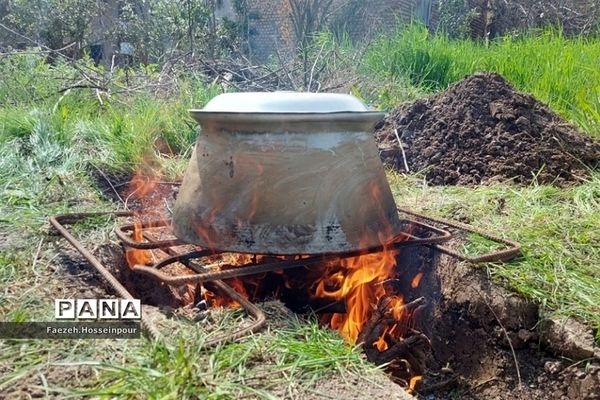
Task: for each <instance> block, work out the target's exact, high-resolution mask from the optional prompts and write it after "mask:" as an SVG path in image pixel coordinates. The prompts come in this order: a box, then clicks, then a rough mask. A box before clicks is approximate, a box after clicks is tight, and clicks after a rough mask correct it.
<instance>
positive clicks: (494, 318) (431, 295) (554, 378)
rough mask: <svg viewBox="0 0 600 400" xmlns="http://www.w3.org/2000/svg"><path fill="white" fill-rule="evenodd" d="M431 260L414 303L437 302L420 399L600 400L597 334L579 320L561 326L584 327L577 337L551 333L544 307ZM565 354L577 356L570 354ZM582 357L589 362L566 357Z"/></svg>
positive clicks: (445, 261) (428, 325)
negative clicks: (422, 298)
mask: <svg viewBox="0 0 600 400" xmlns="http://www.w3.org/2000/svg"><path fill="white" fill-rule="evenodd" d="M413 251H416V250H413ZM421 251H423V250H421ZM406 256H407V255H406V254H405V257H406ZM429 257H430V259H431V260H432V262H431V263H430V264H429V267H430V270H429V274H428V275H427V276H426V277H425V278H423V281H422V283H421V285H420V286H419V288H417V289H416V291H415V292H413V293H410V294H409V297H408V298H407V299H408V300H410V299H411V298H412V297H414V296H425V297H426V298H427V301H428V302H429V303H430V307H429V309H428V310H427V311H426V312H425V313H424V314H423V315H422V316H421V319H420V320H419V326H420V330H421V331H422V332H424V333H425V334H426V335H427V337H429V339H430V340H431V350H430V353H429V355H428V358H427V360H426V364H427V373H426V374H425V377H424V380H423V382H422V384H421V385H420V386H418V387H417V392H418V393H419V396H420V397H421V398H425V399H428V400H433V399H448V398H451V397H452V396H455V397H456V398H461V399H507V400H508V399H573V400H574V399H598V398H600V362H599V361H600V359H597V358H596V359H594V357H595V356H594V355H593V354H590V353H589V349H590V348H595V344H594V341H593V336H592V335H591V334H590V333H591V329H589V328H587V327H585V325H583V324H580V323H579V322H577V321H575V320H572V321H567V322H565V323H564V324H563V325H562V326H563V327H564V326H566V327H569V328H568V329H569V330H570V331H572V330H577V329H579V330H580V335H579V336H578V337H577V338H570V339H566V338H565V337H564V335H563V336H561V335H553V334H549V333H548V331H547V327H548V326H549V324H545V323H543V324H542V323H540V316H539V311H538V305H537V304H535V303H533V302H531V301H529V300H527V299H525V298H523V297H521V296H518V295H517V294H515V293H512V292H510V291H509V290H507V289H505V288H503V287H501V286H498V285H495V284H493V283H492V282H491V281H490V279H489V277H488V276H487V275H486V273H485V270H483V269H478V268H475V267H473V266H470V265H468V264H466V263H459V262H457V261H456V260H454V259H451V258H449V257H447V256H441V255H439V254H435V253H431V254H430V255H429ZM424 265H427V264H424ZM407 273H408V274H410V273H412V272H411V271H407ZM550 325H552V324H550ZM565 348H568V349H575V350H573V351H571V352H569V353H568V354H566V353H565ZM595 349H596V354H598V353H597V348H595ZM586 351H588V352H586ZM577 355H580V356H587V357H586V358H584V359H581V358H573V357H571V358H569V357H567V356H577Z"/></svg>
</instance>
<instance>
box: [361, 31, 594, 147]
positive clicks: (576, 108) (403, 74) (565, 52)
mask: <svg viewBox="0 0 600 400" xmlns="http://www.w3.org/2000/svg"><path fill="white" fill-rule="evenodd" d="M599 58H600V40H599V39H597V38H585V37H577V38H566V37H565V36H563V35H562V33H561V32H560V30H557V29H547V30H545V31H536V32H530V33H528V34H522V35H519V36H516V37H505V38H501V39H497V40H494V41H492V42H490V43H489V44H485V43H483V42H475V41H472V40H466V39H465V40H459V39H450V38H448V37H447V36H444V35H431V34H429V32H428V31H427V29H426V28H424V27H422V26H419V25H413V26H409V27H408V28H399V29H398V30H397V31H396V33H395V35H392V36H386V37H382V38H381V39H379V40H378V41H376V42H375V43H373V44H372V45H371V46H370V47H369V49H368V51H367V52H366V54H365V58H364V60H363V63H362V65H361V67H360V68H361V70H362V71H363V73H364V74H367V75H369V76H377V77H379V78H380V79H381V80H382V81H385V80H400V81H408V82H410V84H412V85H413V86H416V87H418V88H422V89H423V90H425V91H437V90H443V89H444V88H446V87H447V86H448V85H449V84H451V83H453V82H456V81H458V80H460V79H462V78H464V77H465V76H466V75H469V74H472V73H474V72H477V71H491V72H498V73H500V74H501V75H503V76H504V77H505V78H507V79H508V80H509V81H511V82H512V83H513V84H514V85H515V86H516V87H517V88H518V89H520V90H522V91H525V92H528V93H532V94H533V95H534V96H536V97H537V98H538V99H539V100H541V101H543V102H545V103H547V104H549V105H550V106H551V108H553V109H554V110H555V111H557V112H558V113H560V114H562V115H563V117H565V118H566V119H568V120H570V121H572V122H573V123H575V124H576V125H578V126H579V127H580V128H582V129H583V130H585V131H586V132H588V133H589V134H591V135H592V136H595V137H600V69H598V59H599ZM385 100H386V101H385V102H383V104H382V106H383V107H385V108H389V107H393V106H394V105H395V104H394V103H395V102H397V101H398V100H402V99H395V98H394V97H392V98H390V99H387V98H386V99H385ZM390 103H391V104H390Z"/></svg>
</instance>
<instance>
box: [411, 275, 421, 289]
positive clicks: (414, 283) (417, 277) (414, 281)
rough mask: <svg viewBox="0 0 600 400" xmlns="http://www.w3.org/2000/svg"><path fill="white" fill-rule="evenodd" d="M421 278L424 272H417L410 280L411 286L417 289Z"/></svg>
mask: <svg viewBox="0 0 600 400" xmlns="http://www.w3.org/2000/svg"><path fill="white" fill-rule="evenodd" d="M421 279H423V272H417V274H416V275H415V276H414V278H413V279H412V281H411V282H410V287H411V288H413V289H416V288H418V287H419V285H420V284H421Z"/></svg>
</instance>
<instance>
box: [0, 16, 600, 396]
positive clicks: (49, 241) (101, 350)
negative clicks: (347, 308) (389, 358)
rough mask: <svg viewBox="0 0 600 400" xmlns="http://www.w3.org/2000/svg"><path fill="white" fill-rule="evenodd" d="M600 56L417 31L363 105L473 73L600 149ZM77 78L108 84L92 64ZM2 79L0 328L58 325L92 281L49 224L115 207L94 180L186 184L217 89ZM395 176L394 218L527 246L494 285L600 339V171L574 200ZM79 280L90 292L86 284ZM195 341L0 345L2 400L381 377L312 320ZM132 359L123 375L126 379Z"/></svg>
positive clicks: (556, 45)
mask: <svg viewBox="0 0 600 400" xmlns="http://www.w3.org/2000/svg"><path fill="white" fill-rule="evenodd" d="M599 57H600V41H598V40H591V39H583V38H575V39H566V38H564V37H562V36H561V35H560V34H559V33H557V32H543V33H541V34H531V35H530V36H527V37H525V38H519V39H513V38H507V39H505V40H499V41H498V42H494V43H491V44H490V45H489V46H485V45H483V44H478V43H473V42H470V41H455V40H449V39H447V38H445V37H443V36H436V37H433V38H429V37H426V35H425V33H424V31H423V30H421V28H418V27H411V28H410V29H408V30H401V31H398V32H397V33H396V35H395V36H393V37H391V38H384V39H381V40H380V41H378V42H376V43H374V44H373V45H372V46H371V47H370V48H369V49H368V51H367V53H366V54H365V58H364V59H363V61H362V63H361V64H360V65H358V66H357V71H356V73H357V74H358V76H361V74H364V75H368V78H369V79H370V80H375V81H377V82H381V88H382V89H381V91H379V92H378V93H375V96H374V97H373V98H371V97H367V99H368V100H371V101H372V102H373V103H377V105H378V106H380V107H383V108H389V107H392V106H393V105H395V104H397V102H399V101H402V100H404V99H406V98H408V97H414V96H415V95H418V94H423V93H428V92H434V91H437V90H442V89H444V88H445V87H446V86H447V85H448V84H449V83H451V82H453V81H456V80H458V79H460V78H462V76H463V75H465V74H468V73H470V72H473V71H476V70H494V71H497V72H500V73H502V74H504V75H505V76H506V77H507V78H508V79H509V80H511V81H512V82H513V83H514V84H515V85H516V86H517V87H519V88H520V89H522V90H525V91H529V92H531V93H533V94H535V95H536V96H537V97H538V98H540V99H542V100H544V101H546V102H548V103H549V104H550V106H551V107H552V108H554V109H555V110H557V111H558V112H560V113H562V114H563V115H564V116H565V117H567V118H568V119H569V120H571V121H573V122H575V123H576V124H577V125H578V126H580V127H581V128H582V129H584V130H585V131H586V132H587V133H589V134H590V135H593V136H599V127H600V125H599V124H600V97H599V96H600V72H599V71H598V69H597V68H596V64H597V60H598V59H599ZM82 68H86V71H88V73H98V74H100V73H102V71H96V72H94V70H93V67H92V66H90V65H85V66H84V67H82ZM90 69H91V70H90ZM0 74H2V76H3V77H4V79H2V80H1V81H0V188H1V191H0V213H1V215H2V216H1V217H0V238H1V243H0V316H1V319H2V320H14V321H20V320H28V319H36V318H50V316H51V312H52V302H51V299H52V298H54V296H55V295H56V293H62V294H63V295H64V296H65V297H69V296H74V297H77V293H78V292H77V290H78V289H77V285H87V284H89V283H90V282H92V283H93V282H94V280H93V276H92V277H90V276H89V275H90V274H87V273H85V270H86V269H85V267H78V268H76V269H75V271H74V272H73V271H71V272H69V271H67V270H66V269H65V268H66V267H64V265H63V264H64V263H63V261H64V259H63V256H61V254H63V253H64V251H65V249H66V246H62V247H61V246H58V247H57V246H56V245H55V244H53V243H54V238H53V237H51V236H49V234H48V224H47V218H48V216H50V215H54V214H58V213H64V212H77V211H96V210H113V209H116V208H117V207H118V206H119V205H118V204H115V203H111V202H109V201H108V200H107V199H105V198H103V197H102V195H101V193H100V191H99V189H98V187H97V184H96V181H95V180H94V179H93V178H92V176H93V175H94V174H96V172H97V170H98V169H100V170H102V171H104V172H106V173H109V174H123V173H125V174H126V173H130V172H133V171H135V170H137V169H140V168H152V169H154V170H155V171H159V172H160V173H162V174H163V175H164V176H165V177H167V178H168V179H179V178H180V177H181V173H182V171H183V168H184V167H185V165H186V164H187V159H188V156H189V152H190V149H191V146H192V144H193V141H194V138H195V135H196V132H195V127H194V124H193V122H192V121H191V119H190V118H189V116H188V115H187V113H186V110H187V109H188V108H192V107H201V106H202V105H203V104H204V103H205V102H206V101H207V100H208V99H210V98H211V97H212V96H214V95H215V94H216V93H218V92H219V91H220V90H221V88H220V87H216V86H211V85H210V84H206V83H204V81H203V78H202V77H201V76H195V75H193V74H192V75H188V76H184V77H181V79H178V80H177V81H176V82H174V83H173V84H172V85H171V87H170V89H169V91H168V92H166V93H164V92H157V91H151V90H142V89H139V90H130V89H131V86H127V84H126V83H125V77H124V74H122V73H121V72H119V73H117V74H116V76H115V77H113V79H112V80H111V81H110V82H109V83H108V86H109V89H110V90H109V91H108V92H98V91H96V90H93V89H76V88H73V89H68V90H62V89H64V88H65V87H68V86H71V85H72V84H73V83H75V82H77V77H79V76H80V75H79V73H78V71H76V70H74V69H72V67H70V66H69V65H66V64H64V65H63V64H61V65H56V66H50V65H48V64H47V63H45V62H44V58H43V57H41V56H39V55H35V54H27V55H22V56H16V57H10V58H4V59H1V60H0ZM119 74H120V75H119ZM134 76H135V78H134V81H137V82H153V81H154V80H155V79H157V76H156V73H155V72H154V71H153V70H152V69H151V68H148V67H144V68H140V69H139V70H137V69H136V71H135V74H134ZM394 85H396V87H393V86H394ZM389 178H390V182H391V185H392V188H393V191H394V194H395V196H396V199H397V202H398V203H399V204H401V205H405V206H408V207H412V208H413V209H415V210H417V211H424V212H427V213H429V214H432V215H441V216H446V217H450V218H454V219H457V218H458V219H463V220H464V219H466V220H469V221H471V222H472V224H473V225H475V226H478V227H481V228H484V229H488V230H491V231H493V232H496V233H498V234H500V235H502V236H505V237H507V238H512V239H515V240H518V241H520V242H521V243H522V244H523V250H524V251H523V253H524V256H523V257H522V258H521V259H519V260H517V261H514V262H511V263H508V264H497V265H493V264H490V265H486V266H485V268H487V269H488V271H489V273H490V275H491V276H493V277H494V278H495V279H497V280H498V281H500V282H503V283H504V284H506V285H508V286H510V287H512V288H514V289H515V290H517V291H519V292H521V293H523V294H525V295H527V296H530V297H532V298H534V299H536V300H538V301H539V302H540V303H541V304H542V305H543V310H544V312H545V313H546V314H553V313H559V314H563V315H572V316H576V317H578V318H580V319H582V320H583V321H585V322H587V323H588V324H590V325H592V326H593V327H595V328H598V327H600V317H599V316H600V308H599V306H598V305H599V304H600V284H599V283H598V282H600V279H599V278H600V276H599V275H600V273H599V272H598V269H597V266H598V265H599V264H600V248H599V247H598V243H600V219H599V218H598V215H599V214H600V174H599V173H598V172H596V173H594V174H593V175H592V177H591V178H589V180H588V181H587V182H585V183H583V184H581V185H579V186H575V187H571V188H567V189H560V188H556V187H552V186H545V185H537V184H532V185H530V186H525V187H520V186H514V185H508V184H497V185H494V186H480V187H476V188H466V187H428V186H426V185H424V184H423V183H422V180H421V178H420V177H419V176H408V177H406V176H401V175H398V174H395V173H392V172H390V173H389ZM112 224H113V222H111V221H106V222H105V223H104V224H101V225H100V226H98V227H96V228H95V229H94V230H92V231H91V232H87V233H86V235H87V237H88V238H89V239H88V241H89V244H92V243H104V242H105V241H107V240H109V238H110V237H111V236H110V230H111V228H112V226H113V225H112ZM474 246H475V247H476V246H477V243H475V245H474ZM38 248H39V249H40V250H39V251H38ZM466 250H467V251H470V250H473V249H472V248H467V249H466ZM36 255H37V257H35V256H36ZM34 260H35V261H34ZM79 275H82V276H83V278H85V279H88V280H84V281H80V280H78V279H80V278H79V277H78V276H79ZM91 275H93V274H91ZM83 278H82V279H83ZM96 284H98V283H97V282H96ZM57 288H59V289H57ZM57 290H58V292H57ZM236 315H237V314H235V312H231V313H230V314H229V316H227V315H226V316H225V318H237V317H236ZM199 340H200V339H198V341H191V342H190V341H188V342H186V344H185V345H184V344H183V343H174V344H173V345H172V346H171V347H165V346H160V345H158V346H157V345H152V344H150V343H149V342H146V341H141V342H135V343H134V342H126V341H122V342H119V341H117V342H115V341H96V342H95V343H94V345H93V346H89V345H88V343H89V342H85V341H65V342H52V343H51V344H49V345H48V344H47V343H46V342H35V341H1V342H0V393H2V389H5V388H7V387H10V386H14V385H23V384H29V385H34V386H35V390H38V391H40V393H42V395H43V394H44V393H54V394H57V393H58V394H60V395H66V394H70V395H73V396H83V395H89V396H99V397H101V398H112V397H120V396H123V397H129V398H146V397H148V398H152V397H154V398H187V397H192V393H205V394H207V395H208V394H213V395H214V396H213V397H214V398H232V397H237V396H238V395H240V394H241V393H245V394H254V395H256V396H257V397H261V398H276V397H279V396H284V395H286V394H290V393H298V391H299V390H301V389H302V388H303V387H306V388H308V390H313V389H314V388H315V387H316V386H315V385H317V383H318V382H323V381H328V380H331V379H333V378H332V376H338V379H342V380H345V381H346V382H349V384H348V385H347V386H349V387H352V386H353V384H352V382H354V380H355V379H356V377H358V376H366V377H369V378H368V379H373V381H375V382H381V381H380V379H381V377H382V376H383V374H382V372H381V371H380V370H376V369H375V368H374V367H373V366H371V365H368V363H366V362H365V361H364V359H363V358H362V356H361V355H360V353H359V351H358V350H357V349H353V348H352V347H350V346H348V345H346V344H345V343H344V342H343V341H342V339H341V338H340V337H339V336H338V334H337V333H334V332H329V331H327V330H324V329H320V328H318V325H317V323H316V322H315V321H314V320H293V319H292V320H288V321H287V322H286V323H285V324H283V325H281V324H280V325H276V326H273V327H271V328H270V329H269V330H267V331H266V332H265V333H262V334H260V335H257V336H255V337H252V338H249V339H247V340H245V341H243V342H242V343H239V344H231V345H226V346H221V347H219V348H218V349H217V350H215V351H214V352H211V353H210V354H209V353H205V352H202V351H200V350H199V347H200V345H201V343H200V341H199ZM125 362H127V363H128V366H127V367H122V366H121V365H122V364H123V363H125ZM57 366H60V367H64V366H68V367H69V368H73V370H74V371H77V372H78V373H79V374H80V375H78V377H77V378H75V379H67V378H65V377H62V379H61V378H60V377H56V376H55V372H56V369H57ZM340 377H341V378H340ZM48 382H50V383H48ZM282 391H283V392H282ZM154 394H155V396H154ZM313 394H314V393H313ZM0 397H1V396H0Z"/></svg>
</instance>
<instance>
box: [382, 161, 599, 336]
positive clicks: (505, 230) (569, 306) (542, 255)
mask: <svg viewBox="0 0 600 400" xmlns="http://www.w3.org/2000/svg"><path fill="white" fill-rule="evenodd" d="M389 177H390V179H391V182H392V189H393V191H394V194H395V197H396V201H397V202H398V204H401V205H403V206H406V207H409V208H412V209H414V210H415V211H421V212H424V213H426V214H430V215H437V216H443V217H448V218H451V219H460V220H467V221H470V223H471V224H472V225H474V226H476V227H479V228H482V229H484V230H487V231H490V232H492V233H494V234H496V235H499V236H501V237H504V238H506V239H513V240H516V241H518V242H520V243H521V245H522V252H523V256H522V257H520V258H519V259H517V260H515V261H511V262H508V263H505V264H487V265H485V267H486V268H488V271H489V272H490V274H491V275H492V276H494V277H496V278H497V279H498V280H500V281H502V282H504V283H506V284H507V285H509V286H510V287H512V288H514V289H515V290H517V291H518V292H520V293H523V294H525V295H527V296H529V297H531V298H533V299H535V300H537V301H539V302H540V304H542V305H543V306H544V309H545V310H546V311H547V312H550V313H559V314H564V315H570V316H576V317H578V318H581V319H583V320H585V321H586V322H588V323H589V324H590V325H592V326H594V327H595V328H600V270H599V269H598V265H600V245H599V243H600V218H599V216H600V173H598V172H596V173H594V174H593V175H592V176H591V178H590V179H589V180H588V181H587V182H585V183H583V184H581V185H578V186H573V187H569V188H558V187H553V186H544V185H536V184H532V185H530V186H525V187H519V186H513V185H508V184H496V185H493V186H478V187H475V188H469V187H460V186H452V187H440V186H435V187H429V186H425V185H423V183H422V181H421V180H417V179H415V178H412V177H411V178H406V177H402V176H401V175H398V174H396V173H390V174H389ZM470 239H471V240H472V239H474V238H470ZM470 248H471V250H472V251H476V252H477V253H480V252H481V251H482V250H483V251H486V250H489V248H486V244H485V243H480V242H479V241H477V240H476V241H475V243H471V244H470Z"/></svg>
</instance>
